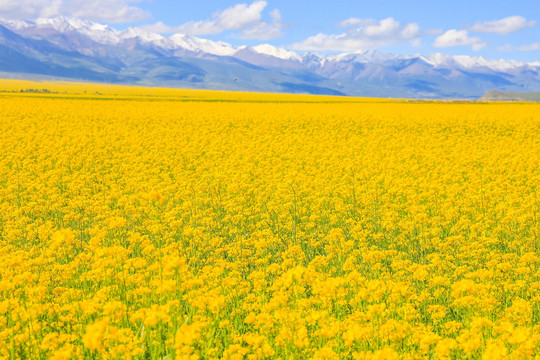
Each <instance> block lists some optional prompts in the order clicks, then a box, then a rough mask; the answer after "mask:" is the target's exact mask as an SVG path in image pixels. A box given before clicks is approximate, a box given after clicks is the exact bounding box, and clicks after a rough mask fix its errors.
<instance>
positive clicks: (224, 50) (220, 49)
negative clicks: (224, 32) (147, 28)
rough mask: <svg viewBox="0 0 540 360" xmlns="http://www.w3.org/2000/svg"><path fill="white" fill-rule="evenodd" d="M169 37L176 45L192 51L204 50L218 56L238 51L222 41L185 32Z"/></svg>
mask: <svg viewBox="0 0 540 360" xmlns="http://www.w3.org/2000/svg"><path fill="white" fill-rule="evenodd" d="M169 39H170V40H171V41H172V42H173V43H174V44H175V45H176V46H178V47H181V48H184V49H186V50H190V51H193V52H204V53H208V54H212V55H219V56H231V55H234V53H236V51H238V48H236V47H234V46H232V45H231V44H228V43H226V42H224V41H212V40H208V39H201V38H197V37H194V36H189V35H185V34H174V35H171V36H170V37H169Z"/></svg>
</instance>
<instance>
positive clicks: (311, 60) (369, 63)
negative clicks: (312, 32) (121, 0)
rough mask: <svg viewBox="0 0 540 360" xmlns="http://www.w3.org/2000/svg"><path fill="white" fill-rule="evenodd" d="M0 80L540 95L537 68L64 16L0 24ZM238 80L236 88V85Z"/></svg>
mask: <svg viewBox="0 0 540 360" xmlns="http://www.w3.org/2000/svg"><path fill="white" fill-rule="evenodd" d="M0 75H3V76H11V77H17V76H24V77H27V78H28V77H30V78H31V77H32V76H49V77H56V78H66V79H76V80H82V81H98V82H111V83H125V84H140V85H149V86H168V87H169V86H170V87H187V88H204V89H222V90H243V91H262V92H293V93H311V94H331V95H351V96H374V97H401V98H476V97H480V96H482V95H483V94H484V93H486V92H487V91H490V90H499V91H514V92H523V91H540V62H536V63H524V62H517V61H506V60H490V59H485V58H483V57H469V56H449V55H443V54H432V55H429V56H422V55H407V56H405V55H393V54H388V53H383V52H378V51H372V50H359V51H357V52H354V53H343V54H332V55H320V54H316V53H304V54H298V53H295V52H292V51H288V50H285V49H282V48H276V47H274V46H271V45H268V44H262V45H259V46H254V47H250V46H240V47H235V46H232V45H230V44H227V43H225V42H215V41H210V40H207V39H201V38H197V37H193V36H188V35H183V34H174V35H171V36H163V35H160V34H155V33H150V32H147V31H144V30H143V29H140V28H128V29H126V30H123V31H119V30H116V29H114V28H111V27H109V26H107V25H102V24H98V23H94V22H89V21H82V20H77V19H67V18H63V17H58V18H52V19H37V20H36V21H33V22H30V21H9V20H0ZM235 79H236V81H235Z"/></svg>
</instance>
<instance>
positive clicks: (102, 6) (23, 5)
mask: <svg viewBox="0 0 540 360" xmlns="http://www.w3.org/2000/svg"><path fill="white" fill-rule="evenodd" d="M138 2H140V0H93V1H88V0H1V1H0V17H2V18H5V19H34V18H38V17H54V16H60V15H62V16H68V17H77V18H83V19H88V20H94V21H107V22H117V23H121V22H132V21H139V20H143V19H145V18H147V17H149V16H150V14H149V13H147V12H146V11H144V10H142V9H141V8H139V7H137V6H134V5H133V4H135V3H138Z"/></svg>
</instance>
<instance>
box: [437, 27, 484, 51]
mask: <svg viewBox="0 0 540 360" xmlns="http://www.w3.org/2000/svg"><path fill="white" fill-rule="evenodd" d="M469 45H470V46H472V48H473V50H475V51H477V50H480V49H481V48H483V47H484V46H486V45H487V44H486V42H485V41H483V40H482V39H480V38H478V37H470V36H469V34H468V33H467V30H455V29H451V30H448V31H447V32H445V33H444V34H442V35H440V36H439V37H437V38H436V39H435V42H434V43H433V46H435V47H438V48H443V47H451V46H469Z"/></svg>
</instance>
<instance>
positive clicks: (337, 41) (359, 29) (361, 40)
mask: <svg viewBox="0 0 540 360" xmlns="http://www.w3.org/2000/svg"><path fill="white" fill-rule="evenodd" d="M337 25H338V26H339V27H345V28H347V30H346V31H345V32H343V33H341V34H338V35H333V34H331V35H328V34H322V33H319V34H317V35H315V36H311V37H309V38H307V39H306V40H304V41H302V42H299V43H296V44H293V45H292V46H291V48H293V49H295V50H322V51H325V50H338V51H354V50H359V49H365V48H379V47H383V46H386V45H390V44H396V43H403V42H407V41H413V42H414V40H415V39H416V38H417V37H418V36H419V33H420V29H419V27H418V24H416V23H409V24H402V23H400V22H398V21H396V20H394V19H393V18H391V17H390V18H386V19H383V20H380V21H376V20H373V19H358V18H350V19H347V20H344V21H342V22H340V23H338V24H337Z"/></svg>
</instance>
